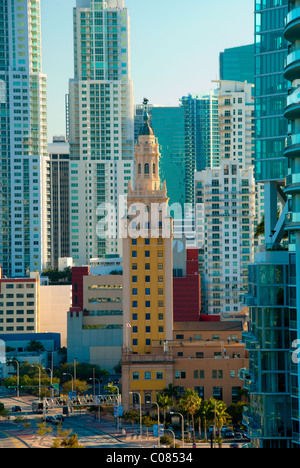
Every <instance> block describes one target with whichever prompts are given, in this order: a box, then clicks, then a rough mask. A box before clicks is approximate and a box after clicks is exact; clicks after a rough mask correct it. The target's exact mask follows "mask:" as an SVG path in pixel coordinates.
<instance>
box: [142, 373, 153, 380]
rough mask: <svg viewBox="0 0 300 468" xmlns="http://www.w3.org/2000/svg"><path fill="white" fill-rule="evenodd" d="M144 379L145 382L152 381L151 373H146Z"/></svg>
mask: <svg viewBox="0 0 300 468" xmlns="http://www.w3.org/2000/svg"><path fill="white" fill-rule="evenodd" d="M144 377H145V380H151V372H145V374H144Z"/></svg>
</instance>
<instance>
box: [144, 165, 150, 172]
mask: <svg viewBox="0 0 300 468" xmlns="http://www.w3.org/2000/svg"><path fill="white" fill-rule="evenodd" d="M144 173H145V174H149V164H148V163H147V164H145V168H144Z"/></svg>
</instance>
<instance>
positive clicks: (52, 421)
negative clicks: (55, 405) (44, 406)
mask: <svg viewBox="0 0 300 468" xmlns="http://www.w3.org/2000/svg"><path fill="white" fill-rule="evenodd" d="M46 422H47V423H50V424H58V421H56V419H55V417H54V416H47V417H46Z"/></svg>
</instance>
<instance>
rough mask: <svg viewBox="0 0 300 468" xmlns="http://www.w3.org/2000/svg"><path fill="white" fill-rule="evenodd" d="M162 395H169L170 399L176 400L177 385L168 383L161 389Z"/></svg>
mask: <svg viewBox="0 0 300 468" xmlns="http://www.w3.org/2000/svg"><path fill="white" fill-rule="evenodd" d="M163 395H166V396H168V397H170V398H171V399H172V400H173V399H174V400H175V401H178V400H179V393H178V387H177V386H175V385H173V384H171V383H170V384H169V385H168V386H167V387H166V388H164V389H163Z"/></svg>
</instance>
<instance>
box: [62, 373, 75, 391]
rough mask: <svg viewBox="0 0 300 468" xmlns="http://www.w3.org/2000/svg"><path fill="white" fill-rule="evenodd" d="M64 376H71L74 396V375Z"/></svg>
mask: <svg viewBox="0 0 300 468" xmlns="http://www.w3.org/2000/svg"><path fill="white" fill-rule="evenodd" d="M63 375H70V376H71V379H72V394H73V393H74V379H73V375H72V374H68V373H67V372H64V373H63Z"/></svg>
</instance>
